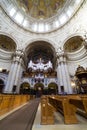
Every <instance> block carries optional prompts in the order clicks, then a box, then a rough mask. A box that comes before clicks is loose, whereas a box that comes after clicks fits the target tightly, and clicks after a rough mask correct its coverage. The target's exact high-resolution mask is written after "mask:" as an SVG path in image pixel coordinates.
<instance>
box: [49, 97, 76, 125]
mask: <svg viewBox="0 0 87 130" xmlns="http://www.w3.org/2000/svg"><path fill="white" fill-rule="evenodd" d="M54 102H55V103H54ZM49 103H50V104H51V105H53V106H54V107H55V106H57V110H58V111H60V112H61V113H62V114H63V115H64V122H65V124H76V123H78V120H77V118H76V115H75V112H76V107H75V106H74V105H73V104H70V103H69V99H68V97H67V96H49ZM54 104H55V105H54Z"/></svg>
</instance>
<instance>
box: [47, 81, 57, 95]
mask: <svg viewBox="0 0 87 130" xmlns="http://www.w3.org/2000/svg"><path fill="white" fill-rule="evenodd" d="M48 94H49V95H51V94H54V95H55V94H58V85H57V84H56V83H53V82H52V83H50V84H49V85H48Z"/></svg>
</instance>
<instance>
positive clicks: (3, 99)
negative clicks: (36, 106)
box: [0, 94, 31, 115]
mask: <svg viewBox="0 0 87 130" xmlns="http://www.w3.org/2000/svg"><path fill="white" fill-rule="evenodd" d="M30 99H31V97H30V95H5V94H0V115H3V114H5V113H7V112H10V111H11V110H13V109H15V108H17V107H19V106H21V105H23V104H25V103H26V102H28V101H29V100H30Z"/></svg>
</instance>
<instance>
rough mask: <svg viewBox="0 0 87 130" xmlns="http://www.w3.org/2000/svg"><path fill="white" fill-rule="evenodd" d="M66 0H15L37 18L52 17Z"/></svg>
mask: <svg viewBox="0 0 87 130" xmlns="http://www.w3.org/2000/svg"><path fill="white" fill-rule="evenodd" d="M66 1H67V0H17V3H18V5H19V7H20V8H22V10H23V11H24V12H26V13H28V15H30V16H32V17H34V18H37V19H46V18H49V17H52V16H53V15H55V14H56V13H58V11H60V9H62V8H63V6H64V5H65V3H66Z"/></svg>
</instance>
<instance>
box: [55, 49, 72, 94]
mask: <svg viewBox="0 0 87 130" xmlns="http://www.w3.org/2000/svg"><path fill="white" fill-rule="evenodd" d="M57 58H58V79H59V85H60V88H61V86H64V92H66V93H72V88H71V84H70V78H69V72H68V69H67V64H66V55H65V53H64V51H63V50H60V51H58V52H57Z"/></svg>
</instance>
